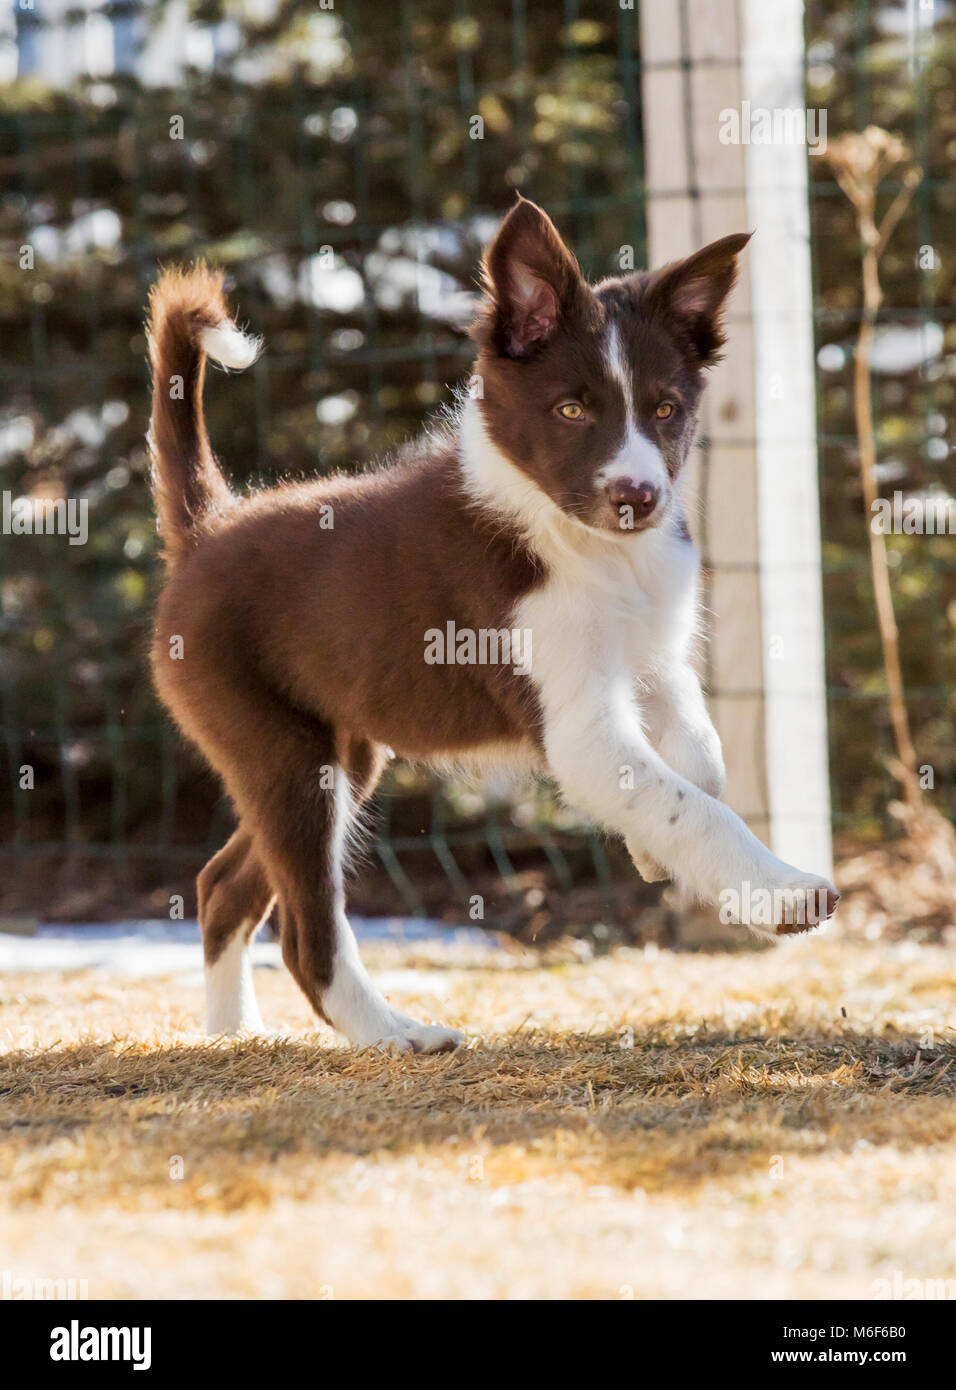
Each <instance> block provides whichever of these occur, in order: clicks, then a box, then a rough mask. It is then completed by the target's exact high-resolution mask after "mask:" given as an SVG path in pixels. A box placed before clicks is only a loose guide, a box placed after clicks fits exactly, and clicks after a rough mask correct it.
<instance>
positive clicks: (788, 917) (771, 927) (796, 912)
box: [719, 874, 840, 937]
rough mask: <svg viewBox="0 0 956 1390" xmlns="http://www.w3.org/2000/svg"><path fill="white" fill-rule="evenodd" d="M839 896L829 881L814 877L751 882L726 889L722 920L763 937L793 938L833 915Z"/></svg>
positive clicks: (799, 876) (721, 898)
mask: <svg viewBox="0 0 956 1390" xmlns="http://www.w3.org/2000/svg"><path fill="white" fill-rule="evenodd" d="M839 901H840V895H839V893H838V892H837V890H836V889H835V888H834V886H833V884H832V883H830V881H829V880H828V879H825V878H820V877H818V876H816V875H814V874H800V875H798V876H796V877H790V878H787V879H782V880H777V881H776V882H774V881H773V880H764V881H762V882H751V881H750V880H748V879H745V880H744V881H743V882H742V883H741V884H740V885H735V886H734V887H732V888H724V889H722V890H721V893H720V896H719V906H720V920H721V921H722V922H738V923H740V924H741V925H743V926H746V927H750V928H751V930H753V931H755V932H758V933H759V934H760V935H761V936H769V937H778V936H794V935H797V934H799V933H801V932H807V931H812V930H813V929H814V927H818V926H820V925H821V923H823V922H825V921H826V920H827V919H828V918H829V917H831V916H832V915H833V911H834V909H835V908H836V905H837V903H838V902H839Z"/></svg>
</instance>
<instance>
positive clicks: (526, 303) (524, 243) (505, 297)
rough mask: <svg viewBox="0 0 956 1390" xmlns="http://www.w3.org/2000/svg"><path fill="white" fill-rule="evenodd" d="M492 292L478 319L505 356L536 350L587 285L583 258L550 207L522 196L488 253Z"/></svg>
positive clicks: (482, 336) (486, 273) (483, 335)
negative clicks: (564, 238) (551, 214)
mask: <svg viewBox="0 0 956 1390" xmlns="http://www.w3.org/2000/svg"><path fill="white" fill-rule="evenodd" d="M482 270H483V278H484V282H485V290H486V294H487V298H486V301H485V309H484V313H483V315H482V317H481V318H480V319H479V320H478V322H477V324H476V325H475V330H474V336H476V337H477V338H478V339H479V341H482V340H485V341H487V340H488V338H489V337H490V339H491V341H492V343H493V344H494V347H495V349H496V350H497V352H499V353H500V354H501V356H503V357H514V358H526V357H531V356H533V355H534V354H535V353H536V352H537V351H538V350H539V348H541V347H542V346H543V345H544V344H545V343H546V342H547V341H548V339H549V338H550V337H551V335H552V334H553V333H554V331H555V329H556V328H557V327H558V324H559V323H560V322H561V321H562V319H565V318H567V317H568V316H570V315H571V314H572V313H573V312H574V309H575V306H576V304H577V303H578V301H579V298H580V296H581V295H582V293H584V291H585V286H584V280H583V277H582V275H581V271H580V270H579V268H578V263H577V261H576V260H575V259H574V256H573V255H572V254H571V252H570V251H569V250H568V248H567V246H566V245H565V244H564V242H563V241H562V239H561V236H560V233H559V232H558V230H557V228H556V227H555V225H554V223H553V222H552V221H551V219H550V217H549V216H548V215H547V213H546V212H543V211H542V209H541V208H539V207H537V206H536V205H535V204H534V203H530V202H528V200H527V199H526V198H522V197H520V196H519V197H518V200H517V202H516V203H515V205H514V207H513V208H512V209H511V211H510V212H509V213H508V216H507V217H506V218H505V220H504V222H503V223H502V224H501V227H500V228H499V230H498V235H497V236H496V237H495V239H494V241H493V242H492V244H491V246H490V247H489V248H488V251H487V253H486V255H485V258H484V262H483V265H482Z"/></svg>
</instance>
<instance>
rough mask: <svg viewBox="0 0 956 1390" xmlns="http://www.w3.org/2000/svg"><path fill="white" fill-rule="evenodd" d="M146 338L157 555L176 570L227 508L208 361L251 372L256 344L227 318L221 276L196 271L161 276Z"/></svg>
mask: <svg viewBox="0 0 956 1390" xmlns="http://www.w3.org/2000/svg"><path fill="white" fill-rule="evenodd" d="M146 333H147V337H148V339H149V358H150V362H151V363H152V368H153V411H152V418H151V421H150V429H149V449H150V454H151V456H152V465H153V467H152V481H153V498H154V501H155V504H156V514H157V516H158V518H159V532H160V536H161V537H162V541H163V550H164V553H165V555H166V558H167V560H169V561H170V562H174V561H175V560H176V559H178V558H179V556H180V555H182V554H183V552H184V551H185V550H186V549H187V548H188V547H189V545H190V544H191V542H192V540H193V539H194V537H195V535H196V533H197V528H199V527H200V526H201V525H202V523H203V522H204V521H205V519H206V518H207V517H208V516H209V515H210V514H211V513H216V512H220V511H223V510H225V509H226V508H227V507H228V506H229V505H230V504H231V502H232V500H233V497H232V493H231V492H230V491H229V488H228V486H227V484H226V480H225V478H224V477H223V476H222V473H221V472H220V471H219V465H218V464H217V463H216V459H215V456H214V454H213V452H212V448H211V447H210V444H209V436H208V434H207V433H206V421H205V418H204V416H203V408H202V389H203V378H204V377H205V374H206V357H207V356H209V357H211V358H212V359H213V360H214V361H215V362H218V363H220V365H221V366H223V367H233V368H236V369H238V370H241V369H242V368H243V367H249V366H251V365H252V363H253V362H254V361H255V360H256V358H257V356H258V355H259V350H260V347H261V345H262V344H261V341H260V340H259V339H258V338H250V337H248V336H247V335H246V334H244V333H242V332H241V331H240V330H239V329H238V328H237V327H236V325H235V324H234V323H233V321H232V319H231V318H230V317H229V311H228V309H227V308H226V301H225V299H224V298H223V293H222V271H215V270H209V269H207V267H206V266H205V265H203V264H202V263H200V264H198V265H195V266H192V267H190V268H189V269H179V268H175V267H174V268H171V269H169V270H164V271H163V272H162V274H161V275H160V277H159V279H158V280H157V281H156V284H155V285H154V286H153V288H152V290H151V292H150V296H149V319H148V322H147V326H146Z"/></svg>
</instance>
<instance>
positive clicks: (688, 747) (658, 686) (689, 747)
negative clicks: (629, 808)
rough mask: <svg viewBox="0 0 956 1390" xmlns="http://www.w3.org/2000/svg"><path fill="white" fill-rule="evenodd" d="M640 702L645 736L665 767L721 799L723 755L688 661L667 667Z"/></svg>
mask: <svg viewBox="0 0 956 1390" xmlns="http://www.w3.org/2000/svg"><path fill="white" fill-rule="evenodd" d="M638 698H639V702H640V707H641V712H642V715H643V718H644V726H645V728H646V730H647V736H648V738H649V739H650V741H651V743H652V744H653V746H654V747H655V748H656V749H657V751H658V753H660V755H661V757H662V758H663V759H664V761H665V763H667V765H668V766H669V767H671V768H673V770H674V771H675V772H679V773H680V775H681V776H682V777H686V778H687V780H688V782H693V784H694V786H695V787H700V789H701V791H704V792H706V793H707V795H708V796H716V797H719V796H721V795H722V793H723V790H724V787H725V785H726V782H727V773H726V770H725V768H724V755H723V752H722V750H721V747H720V737H719V735H718V733H717V730H716V729H715V728H714V725H713V721H712V720H711V717H710V714H709V712H708V709H707V704H706V702H705V700H704V692H703V690H702V689H701V685H700V678H699V676H698V675H697V672H696V671H695V670H694V668H693V667H692V666H691V665H690V664H689V663H688V662H685V661H681V662H678V663H677V664H675V665H674V666H669V667H668V668H667V669H666V670H665V671H663V672H662V673H661V674H660V675H659V676H658V677H657V678H656V679H655V680H654V682H653V683H652V684H651V685H650V686H649V687H648V689H647V690H646V691H642V692H641V694H640V695H639V697H638Z"/></svg>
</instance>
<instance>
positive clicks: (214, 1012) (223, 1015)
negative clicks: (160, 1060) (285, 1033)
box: [206, 925, 264, 1037]
mask: <svg viewBox="0 0 956 1390" xmlns="http://www.w3.org/2000/svg"><path fill="white" fill-rule="evenodd" d="M252 935H255V933H252ZM251 947H252V940H251V937H250V936H249V935H248V934H247V930H246V927H245V925H243V926H240V928H239V929H238V930H237V931H235V932H234V933H233V935H232V936H231V937H230V939H229V941H228V942H227V943H226V946H225V949H224V950H223V952H222V954H221V955H220V956H219V958H218V960H216V962H215V963H214V964H213V965H207V966H206V1031H207V1032H208V1033H209V1034H210V1036H211V1037H218V1036H219V1035H220V1034H222V1033H227V1034H233V1033H261V1032H263V1031H264V1026H263V1022H262V1017H261V1015H260V1013H259V1005H258V1004H257V1002H256V990H255V985H254V984H253V980H252V955H251Z"/></svg>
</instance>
